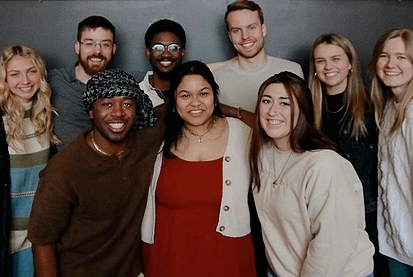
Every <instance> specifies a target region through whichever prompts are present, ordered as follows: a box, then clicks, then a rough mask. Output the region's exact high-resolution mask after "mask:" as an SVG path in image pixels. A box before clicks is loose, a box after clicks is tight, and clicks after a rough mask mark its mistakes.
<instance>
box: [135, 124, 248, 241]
mask: <svg viewBox="0 0 413 277" xmlns="http://www.w3.org/2000/svg"><path fill="white" fill-rule="evenodd" d="M226 120H227V121H228V127H229V136H228V143H227V148H226V150H225V153H224V157H223V182H222V191H223V194H222V200H221V206H220V213H219V220H218V222H217V227H216V231H217V232H219V233H221V234H222V235H224V236H227V237H242V236H245V235H247V234H249V233H250V231H251V228H250V215H249V209H248V188H249V182H250V169H249V164H248V142H249V134H250V128H249V127H248V126H247V125H245V124H244V123H242V122H241V121H239V120H238V119H234V118H226ZM161 167H162V152H160V153H159V154H158V157H157V159H156V162H155V168H154V172H153V176H152V181H151V186H150V188H149V193H148V202H147V204H146V210H145V215H144V218H143V222H142V240H143V241H144V242H146V243H154V236H155V231H156V230H155V220H156V201H155V193H156V185H157V182H158V178H159V174H160V172H161Z"/></svg>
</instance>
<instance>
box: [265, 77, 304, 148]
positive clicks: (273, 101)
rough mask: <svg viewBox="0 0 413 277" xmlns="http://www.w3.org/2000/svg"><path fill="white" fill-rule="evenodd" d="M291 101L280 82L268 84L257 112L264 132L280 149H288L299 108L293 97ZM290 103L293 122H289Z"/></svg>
mask: <svg viewBox="0 0 413 277" xmlns="http://www.w3.org/2000/svg"><path fill="white" fill-rule="evenodd" d="M293 100H294V101H293V103H291V101H290V99H289V98H288V94H287V91H286V90H285V87H284V85H283V84H281V83H275V84H270V85H268V86H267V87H266V88H265V90H264V91H263V93H262V96H261V100H260V104H259V108H258V112H259V120H260V124H261V126H262V128H263V129H264V131H265V133H266V134H267V135H268V136H269V137H270V138H272V140H273V141H274V143H275V145H276V146H277V148H278V149H280V150H290V149H291V146H290V134H291V131H292V128H291V125H292V126H293V128H295V126H296V125H297V121H298V116H299V108H298V105H297V103H296V102H297V101H295V99H294V98H293ZM291 105H294V122H293V124H291Z"/></svg>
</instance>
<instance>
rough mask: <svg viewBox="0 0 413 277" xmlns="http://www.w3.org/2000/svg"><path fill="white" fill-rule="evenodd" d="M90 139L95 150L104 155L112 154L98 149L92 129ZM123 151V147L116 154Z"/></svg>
mask: <svg viewBox="0 0 413 277" xmlns="http://www.w3.org/2000/svg"><path fill="white" fill-rule="evenodd" d="M90 140H91V141H92V144H93V147H95V149H96V151H98V152H99V153H100V154H102V155H105V156H112V154H109V153H107V152H105V151H103V150H102V149H100V147H99V146H98V145H97V144H96V142H95V139H94V136H93V130H92V132H90ZM124 151H125V149H123V150H122V151H119V152H118V153H116V156H119V155H121V154H122V153H123V152H124Z"/></svg>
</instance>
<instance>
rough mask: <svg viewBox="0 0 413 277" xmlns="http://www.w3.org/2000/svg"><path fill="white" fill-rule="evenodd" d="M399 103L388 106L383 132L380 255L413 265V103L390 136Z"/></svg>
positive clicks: (379, 208) (379, 153)
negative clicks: (399, 125)
mask: <svg viewBox="0 0 413 277" xmlns="http://www.w3.org/2000/svg"><path fill="white" fill-rule="evenodd" d="M398 105H399V103H396V102H393V101H392V102H389V103H387V105H386V107H385V111H384V116H383V123H382V126H381V130H380V132H379V148H378V149H379V151H378V158H379V170H378V171H379V199H378V200H379V201H378V203H377V204H378V206H377V214H378V218H377V229H378V232H379V249H380V253H382V254H384V255H386V256H388V257H391V258H393V259H395V260H398V261H400V262H402V263H405V264H408V265H410V266H413V101H411V102H410V105H409V107H408V109H407V112H406V117H405V119H404V121H403V122H402V125H401V127H400V128H399V129H398V130H396V132H395V133H393V134H392V135H389V130H390V128H391V126H392V125H393V122H394V119H395V113H396V109H397V108H398Z"/></svg>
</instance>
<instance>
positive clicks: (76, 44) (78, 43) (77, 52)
mask: <svg viewBox="0 0 413 277" xmlns="http://www.w3.org/2000/svg"><path fill="white" fill-rule="evenodd" d="M75 52H76V54H78V55H79V53H80V42H78V41H76V43H75Z"/></svg>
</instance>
